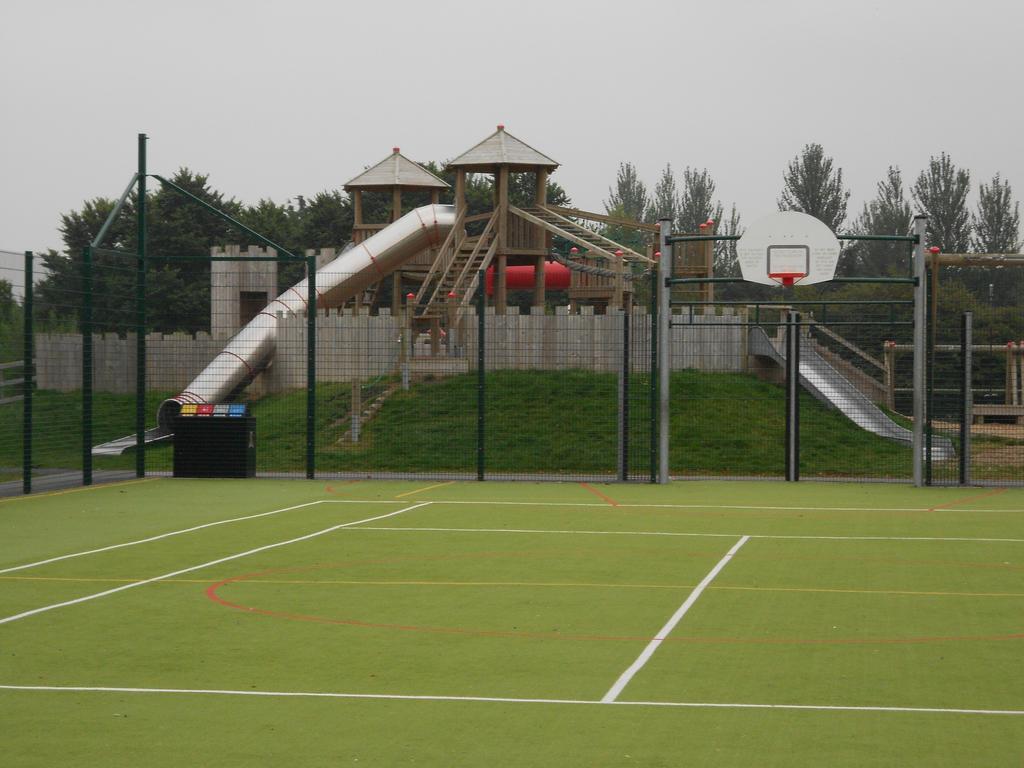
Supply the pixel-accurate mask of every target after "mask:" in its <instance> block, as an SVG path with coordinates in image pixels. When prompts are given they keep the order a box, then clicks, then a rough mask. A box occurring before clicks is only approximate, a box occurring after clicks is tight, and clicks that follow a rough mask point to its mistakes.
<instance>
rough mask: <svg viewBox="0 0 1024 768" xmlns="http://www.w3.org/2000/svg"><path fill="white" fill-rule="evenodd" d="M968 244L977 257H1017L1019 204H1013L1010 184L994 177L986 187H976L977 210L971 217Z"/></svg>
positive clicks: (982, 185) (997, 176) (996, 176)
mask: <svg viewBox="0 0 1024 768" xmlns="http://www.w3.org/2000/svg"><path fill="white" fill-rule="evenodd" d="M972 221H973V224H974V234H973V236H972V238H971V242H972V244H973V246H974V250H975V251H977V252H978V253H1017V252H1018V251H1019V250H1020V203H1017V202H1014V200H1013V190H1012V189H1011V188H1010V182H1008V181H1003V180H1002V179H1001V178H1000V177H999V174H998V173H997V174H996V175H995V176H993V177H992V182H991V183H990V184H984V183H982V184H980V185H979V186H978V209H977V212H976V213H975V214H974V216H973V217H972Z"/></svg>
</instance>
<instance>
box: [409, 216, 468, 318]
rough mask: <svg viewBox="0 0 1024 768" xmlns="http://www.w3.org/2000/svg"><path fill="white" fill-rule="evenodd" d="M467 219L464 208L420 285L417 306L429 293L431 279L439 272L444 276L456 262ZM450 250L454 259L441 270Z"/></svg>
mask: <svg viewBox="0 0 1024 768" xmlns="http://www.w3.org/2000/svg"><path fill="white" fill-rule="evenodd" d="M465 219H466V209H465V208H463V209H462V210H461V211H460V212H459V215H458V216H456V217H455V224H454V225H452V228H451V229H450V230H448V236H447V237H445V239H444V242H443V243H441V247H440V248H438V249H437V258H435V259H434V261H433V263H432V264H431V265H430V269H429V270H427V275H426V277H424V278H423V282H422V283H421V284H420V289H419V291H417V292H416V304H417V305H419V303H420V301H421V300H422V299H423V295H424V294H425V293H426V292H427V288H428V286H429V285H430V280H431V278H433V277H434V275H436V274H437V273H438V272H441V273H442V274H444V273H445V272H447V271H448V267H450V266H451V262H452V261H455V254H456V253H457V252H458V249H457V247H456V241H457V237H458V234H459V233H460V232H461V231H462V227H463V225H464V224H465ZM449 249H450V250H451V252H452V257H451V259H450V260H448V261H447V263H445V265H444V269H443V270H441V269H439V268H438V266H439V264H441V262H443V261H444V260H445V254H446V253H447V251H448V250H449Z"/></svg>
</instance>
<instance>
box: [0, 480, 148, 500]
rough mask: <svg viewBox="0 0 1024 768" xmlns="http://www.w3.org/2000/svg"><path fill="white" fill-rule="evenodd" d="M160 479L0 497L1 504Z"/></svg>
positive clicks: (124, 481) (145, 481)
mask: <svg viewBox="0 0 1024 768" xmlns="http://www.w3.org/2000/svg"><path fill="white" fill-rule="evenodd" d="M154 480H160V478H159V477H142V478H138V479H136V480H120V481H118V482H116V483H99V484H98V485H83V486H82V487H80V488H67V489H65V490H63V491H47V492H46V493H30V494H29V495H28V496H8V497H7V498H5V499H0V504H3V503H4V502H7V501H24V500H26V499H45V498H47V497H49V496H63V495H64V494H66V493H78V492H79V491H95V490H97V489H99V488H116V487H118V486H121V485H136V484H138V483H151V482H153V481H154Z"/></svg>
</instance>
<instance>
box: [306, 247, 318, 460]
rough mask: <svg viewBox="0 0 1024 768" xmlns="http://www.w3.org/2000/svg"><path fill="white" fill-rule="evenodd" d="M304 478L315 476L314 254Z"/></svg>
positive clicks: (309, 260) (309, 283) (309, 268)
mask: <svg viewBox="0 0 1024 768" xmlns="http://www.w3.org/2000/svg"><path fill="white" fill-rule="evenodd" d="M306 272H307V274H308V275H309V277H308V278H307V280H306V479H307V480H312V479H313V478H314V477H315V476H316V312H317V310H316V255H315V254H310V255H309V256H307V257H306Z"/></svg>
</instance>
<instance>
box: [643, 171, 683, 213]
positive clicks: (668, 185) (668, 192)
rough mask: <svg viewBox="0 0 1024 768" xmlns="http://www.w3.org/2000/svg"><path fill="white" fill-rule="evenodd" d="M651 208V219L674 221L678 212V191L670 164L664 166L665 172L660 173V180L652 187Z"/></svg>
mask: <svg viewBox="0 0 1024 768" xmlns="http://www.w3.org/2000/svg"><path fill="white" fill-rule="evenodd" d="M687 170H689V169H687ZM651 207H652V209H653V212H652V215H651V218H652V219H669V220H671V221H675V219H676V214H677V212H678V210H679V190H678V188H677V187H676V177H675V174H674V173H672V166H671V165H670V164H666V165H665V170H663V171H662V172H661V178H660V179H658V183H657V184H655V185H654V200H653V202H652V205H651Z"/></svg>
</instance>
